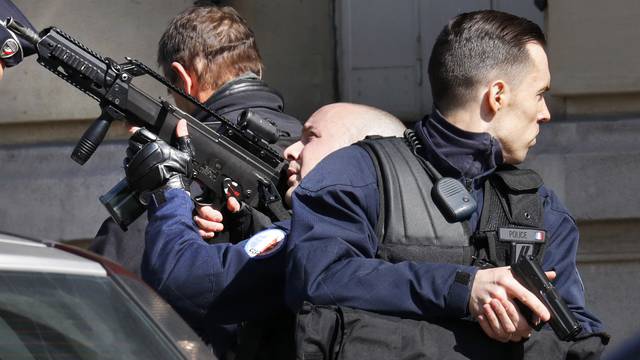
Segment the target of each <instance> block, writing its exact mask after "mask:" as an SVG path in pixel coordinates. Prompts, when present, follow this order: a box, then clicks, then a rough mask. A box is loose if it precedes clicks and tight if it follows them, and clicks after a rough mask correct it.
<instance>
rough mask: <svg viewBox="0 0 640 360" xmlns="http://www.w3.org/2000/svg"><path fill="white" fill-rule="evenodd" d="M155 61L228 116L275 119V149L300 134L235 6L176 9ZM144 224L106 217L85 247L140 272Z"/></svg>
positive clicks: (209, 214)
mask: <svg viewBox="0 0 640 360" xmlns="http://www.w3.org/2000/svg"><path fill="white" fill-rule="evenodd" d="M158 63H159V64H160V66H161V68H162V70H163V72H164V74H165V76H166V77H167V78H168V79H169V80H170V81H171V82H172V83H173V84H174V85H176V86H177V87H178V88H180V89H182V90H183V91H184V92H185V93H187V94H189V95H191V96H193V97H194V98H196V99H197V100H199V101H200V102H202V103H204V105H205V106H206V107H207V108H209V109H210V110H212V111H214V112H217V113H218V114H219V115H221V116H223V117H224V118H226V119H228V120H230V121H231V122H234V123H235V122H236V121H237V120H238V117H239V115H240V114H241V113H242V112H243V111H245V110H249V109H251V110H253V111H254V112H255V113H257V114H258V115H259V116H261V117H262V118H264V119H266V120H268V121H270V122H272V123H273V124H275V125H276V126H277V128H278V130H279V132H280V134H279V135H280V140H279V142H278V144H277V145H278V147H279V149H284V148H285V147H286V146H287V145H289V144H290V143H291V142H293V141H295V139H297V138H298V137H299V136H300V131H301V128H302V124H301V122H300V121H299V120H298V119H296V118H294V117H292V116H290V115H287V114H286V113H284V112H283V111H284V102H283V99H282V97H281V96H280V94H279V93H278V92H277V91H276V90H274V89H272V88H270V87H269V86H268V85H267V84H266V83H265V82H263V81H262V80H261V79H260V78H261V75H262V68H263V65H262V61H261V59H260V54H259V52H258V48H257V45H256V42H255V37H254V34H253V32H252V31H251V29H250V28H249V26H248V24H247V23H246V21H245V20H244V19H243V18H242V17H241V16H240V15H239V14H238V13H237V12H236V11H235V10H234V9H233V8H231V7H216V6H211V5H202V6H194V7H191V8H189V9H187V10H185V11H184V12H182V13H181V14H179V15H177V16H176V17H175V18H174V19H173V20H172V21H171V22H170V24H169V26H168V28H167V29H166V30H165V32H164V34H163V35H162V37H161V39H160V42H159V44H158ZM173 96H174V99H175V101H176V104H177V105H178V106H179V107H180V108H182V109H183V110H185V111H187V112H190V113H191V114H192V115H193V116H194V117H195V118H197V119H198V120H200V121H202V122H204V123H209V121H210V120H211V119H210V117H209V114H208V113H207V112H205V111H203V110H201V109H197V108H196V107H195V106H194V105H193V104H192V103H190V102H188V101H187V100H185V99H184V98H183V97H182V96H180V95H178V94H173ZM209 125H210V126H217V124H216V123H209ZM205 211H206V213H205V214H203V219H207V218H209V219H210V218H214V219H216V218H219V217H220V212H219V211H217V210H216V211H214V210H213V209H211V208H210V207H209V208H207V209H205ZM145 226H146V221H145V219H144V218H140V219H138V220H137V221H135V222H134V223H133V224H131V226H129V229H128V231H127V232H123V231H122V230H121V229H120V228H119V226H118V225H117V224H116V223H115V222H114V221H113V220H112V219H107V220H105V221H104V222H103V224H102V226H101V227H100V229H99V231H98V234H97V235H96V237H95V239H94V240H93V242H92V243H91V245H90V247H89V248H90V249H91V250H93V251H94V252H96V253H99V254H101V255H104V256H106V257H109V258H111V259H114V260H116V261H118V262H119V263H121V264H122V265H124V266H125V267H126V268H127V269H129V270H130V271H132V272H134V273H137V274H139V273H140V262H141V257H142V253H143V251H144V241H143V239H144V230H145ZM224 235H225V236H221V235H220V234H219V235H218V236H216V239H213V236H214V232H213V231H207V232H203V236H205V237H206V238H207V239H209V240H212V239H213V240H212V241H216V242H225V241H229V236H226V235H228V234H224Z"/></svg>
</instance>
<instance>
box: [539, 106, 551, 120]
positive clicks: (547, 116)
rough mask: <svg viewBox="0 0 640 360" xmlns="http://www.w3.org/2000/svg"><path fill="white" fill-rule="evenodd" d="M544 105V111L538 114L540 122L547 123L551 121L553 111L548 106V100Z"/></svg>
mask: <svg viewBox="0 0 640 360" xmlns="http://www.w3.org/2000/svg"><path fill="white" fill-rule="evenodd" d="M542 106H543V108H542V111H541V112H540V114H539V115H538V122H542V123H546V122H549V121H551V113H550V112H549V108H548V107H547V102H546V101H545V102H544V103H543V104H542Z"/></svg>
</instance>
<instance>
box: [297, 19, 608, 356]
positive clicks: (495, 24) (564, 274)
mask: <svg viewBox="0 0 640 360" xmlns="http://www.w3.org/2000/svg"><path fill="white" fill-rule="evenodd" d="M544 44H545V37H544V34H543V33H542V31H541V30H540V28H539V27H538V26H537V25H535V24H533V23H532V22H530V21H528V20H526V19H523V18H519V17H516V16H513V15H510V14H506V13H502V12H497V11H478V12H472V13H466V14H461V15H459V16H457V17H455V18H454V19H452V20H451V21H450V22H449V24H448V25H447V26H445V28H444V29H443V31H442V32H441V34H440V35H439V37H438V38H437V41H436V43H435V45H434V48H433V51H432V54H431V59H430V63H429V76H430V80H431V86H432V93H433V98H434V105H435V109H434V111H433V113H432V114H431V115H429V116H426V117H425V118H424V119H423V120H422V121H420V122H419V123H417V124H416V127H415V129H414V130H415V134H414V135H415V138H411V139H410V140H412V143H413V145H414V146H413V151H415V152H416V154H417V155H418V156H414V155H413V154H412V153H411V152H410V151H409V152H405V153H404V155H403V156H401V157H400V158H398V157H397V156H395V155H394V152H390V151H388V152H385V153H384V154H386V156H387V157H389V158H390V159H393V161H391V163H395V164H402V163H410V162H409V161H410V160H411V161H413V162H414V163H415V166H413V167H411V168H410V169H404V170H403V171H400V170H394V171H396V172H393V171H387V170H385V169H400V167H398V166H395V167H394V166H391V165H393V164H389V161H383V160H384V159H383V158H382V157H380V156H379V155H376V154H380V152H376V151H373V150H372V149H374V148H372V147H369V146H364V145H363V146H350V147H348V148H345V149H342V150H340V151H337V152H335V153H333V154H332V155H331V156H329V157H327V158H326V159H325V160H324V161H323V162H322V163H320V164H319V165H318V166H316V168H315V169H314V171H312V172H311V173H310V174H309V175H308V176H307V177H306V178H305V179H304V180H303V181H302V183H301V184H300V185H299V186H298V188H297V189H296V191H295V192H294V196H293V209H294V212H293V217H292V229H291V235H290V241H289V242H288V248H289V250H288V252H289V257H288V262H289V267H288V273H287V275H288V277H287V282H286V283H285V284H286V288H287V290H286V295H287V301H288V303H289V305H290V306H291V307H292V308H293V309H295V310H299V309H302V312H301V314H302V315H304V316H309V317H313V316H316V315H318V314H324V312H323V311H324V310H323V309H325V308H324V307H321V308H318V307H313V306H312V307H310V306H309V305H304V303H305V302H310V303H312V304H316V305H331V306H334V307H331V308H332V309H334V312H333V313H328V315H326V316H325V315H318V317H317V318H313V321H309V322H308V324H309V326H314V324H316V325H317V324H320V325H317V326H316V327H315V328H312V329H311V330H309V329H306V330H304V331H303V332H302V333H299V334H298V336H299V338H301V340H300V341H299V342H298V344H303V345H304V346H303V347H302V348H301V349H299V350H300V351H302V352H303V354H302V356H307V355H308V356H311V355H314V356H318V354H324V355H327V354H334V353H333V352H332V351H334V350H335V349H336V348H332V347H331V346H330V345H328V344H327V343H326V341H325V343H324V344H323V343H322V340H318V338H314V336H319V335H318V334H319V333H320V332H322V331H324V329H322V328H321V327H322V326H323V325H327V328H329V327H332V326H334V325H332V324H334V323H337V322H340V321H342V322H341V324H342V325H340V326H338V325H336V326H335V327H336V328H339V329H340V331H336V332H334V333H332V334H330V336H327V337H325V340H327V339H333V340H331V341H332V342H333V343H339V344H340V347H339V348H338V349H337V350H335V351H342V356H343V357H341V358H345V359H348V358H350V357H349V356H348V355H349V354H350V355H352V356H353V357H354V358H356V357H358V356H361V357H362V356H369V357H370V358H397V359H402V358H432V357H433V358H446V357H449V356H452V358H468V357H471V358H473V357H479V358H492V357H491V356H492V355H490V354H491V353H490V352H488V351H489V350H492V349H495V350H496V351H497V353H498V354H502V355H496V356H497V357H498V358H500V357H502V356H503V355H504V356H505V357H506V356H515V357H516V358H517V357H519V356H523V355H522V352H524V354H525V355H526V354H527V352H528V351H529V350H532V349H531V347H532V346H533V344H536V342H537V341H538V339H539V338H546V339H551V340H553V339H555V338H554V337H553V336H551V337H549V336H548V335H549V333H550V331H541V332H540V333H534V335H533V336H532V328H531V326H530V325H529V324H528V322H527V321H526V319H525V317H524V316H523V314H522V312H521V311H520V310H519V309H518V307H517V304H516V300H518V301H520V302H522V303H523V304H526V306H527V307H528V308H530V309H531V311H532V312H533V313H534V314H535V315H537V317H538V318H539V319H541V320H542V321H546V320H548V319H549V317H550V314H549V311H548V309H546V308H545V307H544V305H543V304H542V303H541V302H540V301H539V300H538V299H537V298H536V297H535V296H534V295H533V294H532V293H531V292H529V291H527V290H526V289H525V288H524V287H523V286H522V285H521V284H520V283H519V282H518V281H516V280H515V278H514V277H513V275H512V273H511V271H510V268H509V266H508V265H510V264H511V262H512V259H513V258H515V256H516V254H515V252H511V248H510V247H511V246H512V245H513V246H519V245H523V243H519V242H518V241H516V240H514V239H508V238H502V237H500V236H499V234H498V228H499V227H505V228H517V229H522V228H525V229H532V231H533V232H534V233H536V234H539V235H540V236H537V235H536V239H535V240H534V239H532V241H533V242H532V244H534V243H535V245H531V247H527V248H524V249H526V251H528V252H529V253H530V254H532V255H536V256H537V257H538V259H539V260H541V262H542V267H543V268H544V269H545V270H546V271H548V272H547V275H548V276H549V277H550V278H551V279H553V278H554V276H555V286H556V289H557V291H558V292H559V293H560V295H561V296H562V298H563V299H564V300H565V301H566V302H567V304H568V306H569V308H570V309H571V311H572V312H573V315H574V316H575V317H576V318H577V320H578V321H579V323H580V324H581V326H582V333H581V334H580V336H579V337H578V339H580V340H579V341H576V342H574V343H562V344H563V345H562V346H561V345H557V343H559V342H556V344H554V345H553V346H552V347H554V349H557V350H558V352H562V351H564V352H565V353H566V352H567V351H573V352H576V353H577V354H578V355H575V356H578V357H580V356H583V355H584V354H585V352H586V353H589V352H592V353H595V354H598V353H599V352H601V351H602V349H603V344H605V343H606V342H607V341H608V337H607V336H606V335H605V334H603V333H602V332H603V325H602V322H601V321H600V320H599V319H598V318H596V317H595V316H594V315H593V314H592V313H591V312H589V311H588V310H587V309H586V307H585V298H584V289H583V285H582V282H581V280H580V276H579V275H578V270H577V268H576V249H577V245H578V229H577V227H576V224H575V222H574V220H573V218H572V217H571V215H570V214H569V212H568V210H567V209H566V207H565V206H564V205H563V204H562V202H561V201H560V200H559V199H558V197H557V196H556V195H555V194H554V193H553V192H552V191H551V190H550V189H548V188H547V187H545V186H542V185H541V184H542V182H541V180H540V178H539V176H537V174H535V173H533V172H531V171H529V170H521V169H517V168H515V167H514V166H513V165H515V164H518V163H520V162H522V161H523V160H524V159H525V156H526V154H527V152H528V150H529V148H530V147H532V146H533V145H534V144H535V142H536V137H537V135H538V132H539V130H540V125H541V124H544V123H546V122H548V121H549V120H550V114H549V111H548V109H547V106H546V104H545V100H544V93H545V92H546V91H547V90H548V89H549V84H550V74H549V69H548V64H547V57H546V54H545V50H544V48H543V46H544ZM404 148H408V147H404ZM375 149H379V148H378V147H376V148H375ZM374 155H375V156H374ZM412 159H413V160H412ZM416 160H417V161H416ZM425 161H428V162H429V163H430V164H431V165H432V166H433V167H434V168H435V169H436V170H437V172H439V173H440V174H441V175H442V176H449V177H452V178H455V179H458V180H460V181H461V182H462V183H463V184H464V185H465V186H466V188H467V189H468V190H469V191H470V193H471V196H472V197H473V198H475V200H476V202H477V203H478V206H477V209H476V210H475V211H474V212H473V213H472V214H471V215H470V218H468V219H465V221H463V222H462V223H460V222H458V223H455V224H449V223H448V222H446V221H444V220H445V219H444V217H443V215H442V214H441V213H440V211H439V210H438V207H437V206H434V204H433V201H432V200H431V197H430V196H429V190H430V187H431V185H430V184H431V182H432V179H430V178H429V177H428V176H426V171H424V170H422V168H421V165H424V164H425ZM425 166H426V165H425ZM420 172H421V174H425V175H424V176H422V175H417V174H418V173H420ZM388 174H392V175H395V176H388ZM421 176H422V177H421ZM412 179H414V180H412ZM389 184H391V185H389ZM394 184H401V185H404V184H407V185H410V186H411V188H410V189H409V187H408V186H407V187H403V186H401V185H396V186H395V187H394V186H393V185H394ZM525 198H526V199H527V200H528V201H527V202H523V201H522V200H523V199H525ZM398 199H399V200H398ZM416 199H417V200H416ZM496 199H497V200H496ZM383 201H384V202H383ZM407 204H409V205H411V206H413V208H412V207H411V206H407ZM519 207H522V208H524V209H525V210H526V211H520V212H516V211H515V209H516V208H518V209H519ZM390 209H391V210H390ZM527 209H529V210H527ZM402 211H404V212H402ZM415 214H417V215H415ZM389 219H391V220H389ZM410 220H416V221H414V222H411V221H410ZM492 226H493V228H492ZM381 228H383V229H384V231H380V229H381ZM544 235H546V236H544ZM544 239H546V241H544ZM527 246H528V245H527ZM522 249H523V248H522V247H521V250H522ZM489 264H490V266H492V268H488V266H486V265H489ZM303 305H304V306H303ZM335 306H338V308H337V310H335V309H336V308H335ZM350 308H355V309H360V310H366V311H369V312H374V313H377V314H385V315H392V316H394V318H391V319H386V320H384V321H383V320H381V319H383V317H380V316H378V315H376V314H369V313H367V312H366V311H359V310H358V311H356V310H354V311H353V312H349V313H347V311H351V310H348V309H350ZM327 317H328V320H326V318H327ZM396 317H398V318H396ZM400 318H403V319H409V320H407V321H406V322H402V321H400V320H398V319H400ZM304 319H305V318H304V317H303V319H302V320H300V321H299V322H298V324H303V323H305V320H304ZM337 319H339V320H337ZM324 320H326V321H324ZM365 320H367V321H371V324H378V325H379V324H381V323H384V324H386V325H385V326H383V328H381V329H377V330H375V326H366V324H367V322H366V321H365ZM415 320H428V321H431V322H440V321H445V322H446V324H441V325H440V326H439V328H440V329H445V330H447V331H448V332H446V331H445V334H447V336H448V337H447V336H443V337H439V336H438V337H437V336H435V335H434V334H442V332H438V331H439V330H438V329H436V327H429V326H426V327H424V326H425V325H423V323H425V321H415ZM533 321H535V319H534V320H533ZM409 323H410V325H407V328H412V327H413V328H414V329H417V330H416V331H409V332H407V333H400V332H399V331H396V329H395V326H398V329H399V328H400V326H402V327H403V328H404V326H405V325H406V324H409ZM400 324H403V325H400ZM349 326H353V327H354V328H349ZM420 329H428V330H425V331H423V332H420V331H418V330H420ZM452 329H455V330H452ZM467 329H468V330H469V331H475V333H474V334H475V335H474V336H470V337H467V338H464V340H463V338H462V337H460V336H461V335H463V333H462V331H466V330H467ZM432 330H433V331H432ZM551 335H553V333H551ZM369 336H370V337H372V338H371V339H368V340H367V337H369ZM430 336H431V337H430ZM529 337H532V338H531V340H529V341H526V340H527V339H528V338H529ZM410 339H412V340H414V341H413V342H412V341H411V340H410ZM307 340H309V341H307ZM466 340H470V341H472V342H474V344H476V345H477V347H475V348H473V347H472V348H471V349H470V350H469V351H468V352H467V351H466V350H467V349H468V348H467V347H466V346H467V345H468V344H466V343H465V341H466ZM327 341H328V340H327ZM501 342H502V343H504V345H501V344H500V343H501ZM317 344H322V345H317ZM376 344H378V346H376ZM556 345H557V346H556ZM565 345H566V346H565ZM583 345H584V347H583V348H580V347H581V346H583ZM305 346H309V348H308V349H307V348H305ZM567 346H569V347H572V348H571V349H569V350H567V348H566V347H567ZM314 347H315V350H314ZM353 348H358V349H360V350H359V351H360V353H359V355H358V351H353V352H350V349H353ZM585 348H587V349H586V350H585ZM327 349H329V350H327ZM332 349H333V350H332ZM367 349H375V351H374V350H370V351H371V353H364V354H363V353H362V351H366V350H367ZM461 349H465V351H461ZM307 350H308V352H307ZM503 350H504V351H503ZM583 350H584V351H585V352H583V353H580V352H581V351H583ZM485 351H486V352H485ZM518 351H520V352H519V354H520V355H519V356H516V355H513V354H514V353H518ZM532 351H533V350H532ZM314 352H316V353H315V354H312V353H314ZM310 354H311V355H310ZM507 354H511V355H507ZM552 354H553V355H550V356H553V357H556V356H559V355H558V353H557V352H556V353H552ZM580 354H581V355H580ZM453 355H455V356H453ZM299 356H300V355H299ZM331 356H333V355H331ZM412 356H415V357H412ZM456 356H457V357H456ZM319 358H323V357H319ZM540 358H546V357H544V356H543V357H540Z"/></svg>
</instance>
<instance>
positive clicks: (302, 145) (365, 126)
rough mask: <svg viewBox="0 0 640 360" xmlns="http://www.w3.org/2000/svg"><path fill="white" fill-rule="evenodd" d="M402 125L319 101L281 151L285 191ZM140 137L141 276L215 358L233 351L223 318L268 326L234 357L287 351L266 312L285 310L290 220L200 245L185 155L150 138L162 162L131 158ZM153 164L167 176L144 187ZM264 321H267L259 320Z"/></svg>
mask: <svg viewBox="0 0 640 360" xmlns="http://www.w3.org/2000/svg"><path fill="white" fill-rule="evenodd" d="M181 126H182V125H180V126H179V127H178V129H177V135H178V137H184V136H185V134H186V130H185V129H183V128H182V127H181ZM404 129H405V128H404V126H403V125H402V123H401V122H400V121H399V120H398V119H396V118H395V117H393V116H392V115H390V114H388V113H386V112H383V111H381V110H378V109H374V108H371V107H367V106H363V105H354V104H332V105H327V106H324V107H323V108H321V109H319V110H318V111H317V112H315V113H314V114H313V115H312V116H311V117H310V118H309V120H308V121H307V122H306V123H305V127H304V129H303V134H302V137H301V139H300V140H299V141H298V142H296V143H294V144H292V145H291V146H289V147H288V148H287V149H286V150H285V152H284V154H285V156H286V158H287V159H288V160H289V169H288V175H289V177H288V180H287V182H288V185H289V186H290V190H289V191H287V194H291V192H292V190H293V188H295V186H297V184H298V183H299V181H300V179H301V177H303V176H305V175H306V174H307V173H308V172H309V171H310V170H311V169H312V168H313V167H314V166H315V164H317V163H318V162H319V161H320V160H321V159H322V158H323V157H325V156H326V155H327V154H329V153H330V152H332V151H334V150H336V149H339V148H341V147H344V146H347V145H349V144H351V143H353V142H354V141H358V140H360V139H362V138H364V137H365V136H367V135H372V134H380V135H387V136H397V135H401V134H402V132H403V131H404ZM139 138H140V134H137V135H134V136H133V137H132V140H131V141H130V143H131V146H130V148H129V150H128V152H129V153H130V154H131V155H130V160H129V161H128V165H127V166H126V173H127V179H128V181H129V183H130V184H131V185H132V186H134V187H137V188H139V189H140V190H143V191H146V190H154V191H153V194H154V196H153V197H152V201H150V203H149V207H148V214H149V225H148V228H147V233H146V248H145V255H144V258H143V262H142V276H143V279H144V280H145V281H146V282H147V283H148V284H149V285H151V286H152V287H153V288H154V289H155V290H156V291H158V293H160V295H162V296H163V297H164V298H165V299H166V300H167V301H168V302H169V303H170V304H171V305H172V306H173V307H174V308H175V309H176V310H177V311H178V312H179V313H180V314H181V315H182V316H183V317H184V318H185V319H186V320H187V321H188V322H189V324H190V325H192V326H193V327H194V328H196V329H198V330H199V332H200V333H201V334H203V335H204V336H205V337H206V338H208V339H209V340H210V341H212V342H213V345H214V348H215V350H216V352H217V353H218V354H219V355H220V356H224V353H226V352H227V351H229V350H234V349H233V348H234V342H235V338H234V337H235V332H234V331H233V330H234V328H233V327H232V326H228V327H226V328H224V329H226V330H229V331H228V332H224V331H222V330H224V329H223V328H222V325H223V324H235V323H240V322H247V321H257V322H262V324H261V325H264V326H267V327H268V330H265V329H264V326H263V327H262V328H259V327H255V326H254V327H252V328H251V331H246V332H243V333H242V334H245V333H248V334H251V332H253V333H254V334H255V332H256V331H260V332H261V334H262V337H261V340H260V342H261V344H255V343H253V340H249V339H243V338H241V339H240V341H241V342H242V344H241V346H238V348H237V350H238V351H239V353H238V354H237V355H238V356H239V357H240V358H253V357H254V356H257V357H258V358H273V359H282V358H288V357H291V356H292V355H291V352H292V351H293V345H292V343H291V341H292V331H291V327H290V326H289V325H290V324H289V323H287V322H286V321H287V317H286V316H284V317H277V318H275V319H274V317H273V316H272V315H273V314H282V313H285V312H286V311H285V310H286V307H285V303H284V296H283V295H284V280H285V276H284V274H285V261H284V255H285V253H284V251H283V250H284V244H285V243H286V241H287V238H286V236H287V234H288V232H289V221H285V222H278V223H275V224H273V225H272V226H271V227H270V228H269V229H267V230H265V231H263V232H260V233H258V234H256V235H255V236H253V237H251V238H249V239H247V240H245V241H242V242H240V243H238V244H235V245H234V244H207V243H205V242H204V241H202V238H201V236H200V235H199V229H198V227H196V224H195V223H194V221H193V216H192V211H193V208H194V205H193V203H192V201H191V200H190V198H189V195H188V194H187V192H186V191H185V189H188V185H187V184H188V183H189V182H190V179H188V178H186V177H185V176H184V174H185V173H188V171H186V167H187V166H188V164H187V162H188V161H187V160H186V159H185V158H184V156H183V154H181V153H179V152H178V151H175V150H172V149H171V148H169V147H167V145H166V144H164V143H163V142H162V141H153V142H152V143H151V144H149V145H146V146H149V147H152V146H155V147H157V150H158V151H162V152H163V154H164V156H163V159H164V160H163V161H159V162H154V163H148V162H147V159H149V158H148V157H145V158H142V157H141V156H140V157H137V156H136V154H137V153H138V149H139V148H141V147H142V145H140V144H141V143H143V142H145V141H141V140H140V139H139ZM156 167H164V168H165V169H166V170H167V171H165V172H156V171H151V173H168V174H169V175H168V177H167V178H163V179H157V180H158V181H159V182H161V183H164V185H163V186H162V187H161V188H160V189H148V188H146V186H145V184H143V183H142V182H141V181H140V176H138V175H140V174H146V173H149V170H150V169H153V168H156ZM287 199H289V197H288V195H287ZM266 321H268V322H270V323H269V324H264V322H266ZM282 322H285V323H282ZM252 325H253V324H252ZM283 339H284V340H283ZM287 339H289V341H286V340H287ZM264 344H268V345H269V346H266V347H265V346H264ZM258 348H259V349H260V350H259V351H257V349H258ZM283 354H285V355H283Z"/></svg>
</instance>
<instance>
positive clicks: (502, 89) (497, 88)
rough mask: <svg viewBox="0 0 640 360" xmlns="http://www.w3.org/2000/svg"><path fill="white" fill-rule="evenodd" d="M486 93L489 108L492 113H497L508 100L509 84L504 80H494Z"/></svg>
mask: <svg viewBox="0 0 640 360" xmlns="http://www.w3.org/2000/svg"><path fill="white" fill-rule="evenodd" d="M487 95H488V96H487V102H488V104H487V105H489V109H491V111H492V112H493V113H497V112H498V111H500V110H501V109H502V108H504V107H505V106H506V104H507V102H508V100H509V96H510V93H509V86H508V85H507V83H506V82H505V81H504V80H495V81H494V82H492V83H491V85H490V86H489V91H488V93H487Z"/></svg>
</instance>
